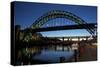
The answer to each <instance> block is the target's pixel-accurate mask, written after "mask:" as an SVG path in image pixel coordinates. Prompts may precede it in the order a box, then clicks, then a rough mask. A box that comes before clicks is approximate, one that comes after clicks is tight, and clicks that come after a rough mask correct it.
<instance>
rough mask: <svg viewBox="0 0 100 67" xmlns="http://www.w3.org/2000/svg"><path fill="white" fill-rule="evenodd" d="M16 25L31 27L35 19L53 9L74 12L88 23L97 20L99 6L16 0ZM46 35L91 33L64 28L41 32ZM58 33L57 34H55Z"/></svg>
mask: <svg viewBox="0 0 100 67" xmlns="http://www.w3.org/2000/svg"><path fill="white" fill-rule="evenodd" d="M14 7H15V9H14V11H15V12H14V15H15V25H21V28H22V29H24V28H26V27H30V26H31V25H32V23H34V21H35V20H36V19H37V18H39V17H40V16H42V15H43V14H44V13H47V12H48V11H51V10H64V11H69V12H71V13H74V14H75V15H77V16H79V17H81V18H82V19H83V20H85V21H86V22H88V23H96V22H97V8H96V7H95V6H73V5H57V4H56V5H54V4H41V3H31V2H15V6H14ZM41 33H42V34H43V35H44V36H78V35H81V36H84V35H90V34H89V33H88V32H87V31H86V30H85V29H83V30H67V31H66V30H63V31H51V32H41ZM55 33H56V34H55Z"/></svg>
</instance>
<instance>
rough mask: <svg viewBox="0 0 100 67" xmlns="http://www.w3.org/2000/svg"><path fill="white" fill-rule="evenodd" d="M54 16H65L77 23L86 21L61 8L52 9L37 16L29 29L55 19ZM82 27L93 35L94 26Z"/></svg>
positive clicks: (80, 23)
mask: <svg viewBox="0 0 100 67" xmlns="http://www.w3.org/2000/svg"><path fill="white" fill-rule="evenodd" d="M56 18H65V19H68V20H71V21H73V22H75V23H76V24H78V25H82V24H87V22H85V21H84V20H83V19H81V18H80V17H78V16H77V15H75V14H73V13H71V12H68V11H62V10H52V11H49V12H47V13H45V14H44V15H42V16H41V17H39V18H38V19H37V20H36V21H35V22H34V23H33V24H32V25H31V29H38V28H40V27H41V26H43V25H44V24H45V23H47V22H48V21H50V20H53V19H56ZM84 27H85V29H86V30H87V31H88V32H89V33H90V34H91V35H94V31H95V29H94V27H92V26H84Z"/></svg>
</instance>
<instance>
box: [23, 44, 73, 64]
mask: <svg viewBox="0 0 100 67" xmlns="http://www.w3.org/2000/svg"><path fill="white" fill-rule="evenodd" d="M23 51H24V53H25V54H26V55H29V54H30V55H32V59H33V60H39V61H45V62H51V63H53V62H60V58H61V57H63V58H64V59H65V61H69V60H71V58H72V57H73V56H74V51H73V50H72V49H71V47H70V46H61V45H56V46H53V45H52V46H34V47H31V48H24V49H23ZM30 55H29V56H30Z"/></svg>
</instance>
